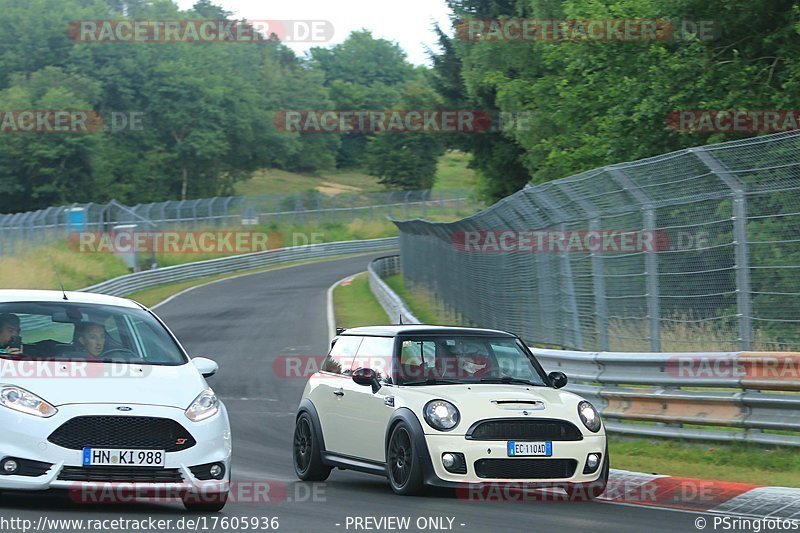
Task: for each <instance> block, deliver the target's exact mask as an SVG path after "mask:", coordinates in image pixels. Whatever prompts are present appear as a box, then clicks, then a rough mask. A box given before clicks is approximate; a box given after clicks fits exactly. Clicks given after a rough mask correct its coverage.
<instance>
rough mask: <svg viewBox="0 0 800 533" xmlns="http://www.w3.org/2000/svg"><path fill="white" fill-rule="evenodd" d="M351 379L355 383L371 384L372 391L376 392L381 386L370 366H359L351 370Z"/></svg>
mask: <svg viewBox="0 0 800 533" xmlns="http://www.w3.org/2000/svg"><path fill="white" fill-rule="evenodd" d="M353 381H354V382H355V383H356V384H357V385H364V386H367V385H372V392H378V389H380V388H381V382H380V381H379V380H378V374H376V373H375V371H374V370H372V369H371V368H359V369H358V370H355V371H353Z"/></svg>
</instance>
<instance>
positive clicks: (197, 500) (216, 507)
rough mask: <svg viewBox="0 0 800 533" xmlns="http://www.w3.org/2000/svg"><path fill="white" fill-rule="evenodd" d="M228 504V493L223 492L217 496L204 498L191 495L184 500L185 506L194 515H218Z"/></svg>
mask: <svg viewBox="0 0 800 533" xmlns="http://www.w3.org/2000/svg"><path fill="white" fill-rule="evenodd" d="M226 503H228V493H227V492H221V493H219V494H215V495H207V494H204V495H202V496H197V495H189V496H185V497H184V498H183V506H184V507H185V508H186V510H187V511H190V512H193V513H217V512H219V511H221V510H222V509H223V508H224V507H225V504H226Z"/></svg>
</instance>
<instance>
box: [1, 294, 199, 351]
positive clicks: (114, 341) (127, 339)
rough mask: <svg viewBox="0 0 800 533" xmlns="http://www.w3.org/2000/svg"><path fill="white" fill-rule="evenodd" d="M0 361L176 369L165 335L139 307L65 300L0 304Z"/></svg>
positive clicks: (171, 344) (169, 338)
mask: <svg viewBox="0 0 800 533" xmlns="http://www.w3.org/2000/svg"><path fill="white" fill-rule="evenodd" d="M0 357H3V358H10V359H16V360H42V359H44V360H56V361H87V362H109V363H123V364H125V363H128V364H144V365H182V364H185V363H186V362H187V359H186V357H185V356H184V354H183V353H182V351H181V350H180V348H179V346H178V345H177V343H176V342H175V341H174V340H173V338H172V336H171V335H170V334H169V332H168V331H167V330H166V329H165V328H164V327H163V326H162V325H161V323H160V322H159V321H158V320H156V319H155V318H154V317H153V316H152V315H151V314H150V313H148V312H147V311H144V310H142V309H133V308H126V307H117V306H110V305H96V304H80V303H71V302H22V303H3V304H0Z"/></svg>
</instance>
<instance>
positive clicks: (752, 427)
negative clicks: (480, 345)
mask: <svg viewBox="0 0 800 533" xmlns="http://www.w3.org/2000/svg"><path fill="white" fill-rule="evenodd" d="M399 272H400V262H399V257H398V256H390V257H382V258H378V259H375V260H373V261H372V262H371V263H370V266H369V276H370V287H371V288H372V291H373V294H375V297H376V298H377V299H378V301H379V302H380V303H381V306H382V307H383V308H384V310H386V312H387V314H388V315H389V316H390V317H395V316H399V315H402V317H403V322H404V323H408V324H414V323H417V324H418V323H419V320H417V319H416V318H415V317H414V315H413V314H412V313H411V312H410V311H408V308H407V307H406V305H405V303H404V302H403V300H402V299H401V298H400V297H399V296H398V295H397V294H396V293H395V292H394V291H392V289H391V288H390V287H389V286H388V285H386V283H385V282H383V280H381V279H380V278H381V277H384V276H386V275H393V274H397V273H399ZM531 351H533V353H534V354H535V355H536V357H537V359H539V361H540V362H541V363H542V366H543V367H544V368H545V369H546V370H547V371H548V372H553V371H561V372H564V373H565V374H566V375H567V376H568V377H569V379H570V383H569V385H567V387H566V389H567V390H569V391H571V392H574V393H576V394H579V395H581V396H583V397H585V398H586V399H587V400H589V401H591V402H592V403H593V404H594V405H595V407H597V408H598V410H600V412H601V413H602V414H603V418H604V421H605V425H606V429H607V430H608V431H610V432H614V433H620V434H627V435H638V436H649V437H665V438H684V439H694V440H707V441H720V442H722V441H738V442H752V443H759V444H773V445H783V446H800V435H792V434H790V433H791V432H796V433H800V394H792V393H796V392H798V391H800V353H784V352H709V353H630V352H578V351H566V350H547V349H540V348H531ZM776 432H780V433H776Z"/></svg>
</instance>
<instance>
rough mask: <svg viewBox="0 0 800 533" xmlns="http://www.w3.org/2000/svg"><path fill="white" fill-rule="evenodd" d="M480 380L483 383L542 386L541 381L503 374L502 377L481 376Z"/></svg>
mask: <svg viewBox="0 0 800 533" xmlns="http://www.w3.org/2000/svg"><path fill="white" fill-rule="evenodd" d="M479 381H480V382H481V383H519V384H520V385H530V386H532V387H541V386H542V385H541V384H539V383H534V382H533V381H530V380H527V379H522V378H514V377H511V376H503V377H502V378H481V379H480V380H479Z"/></svg>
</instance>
